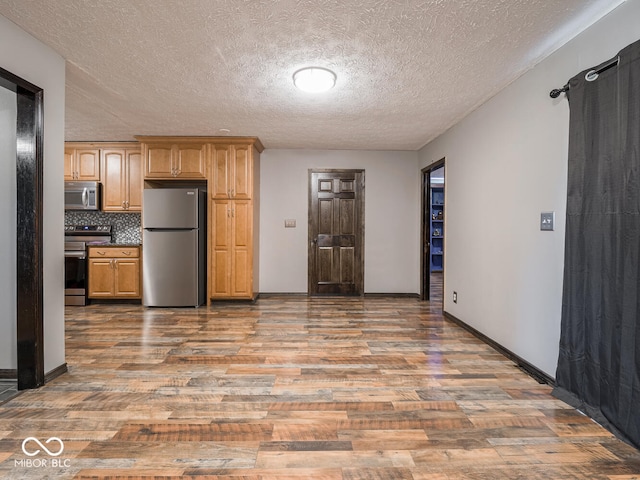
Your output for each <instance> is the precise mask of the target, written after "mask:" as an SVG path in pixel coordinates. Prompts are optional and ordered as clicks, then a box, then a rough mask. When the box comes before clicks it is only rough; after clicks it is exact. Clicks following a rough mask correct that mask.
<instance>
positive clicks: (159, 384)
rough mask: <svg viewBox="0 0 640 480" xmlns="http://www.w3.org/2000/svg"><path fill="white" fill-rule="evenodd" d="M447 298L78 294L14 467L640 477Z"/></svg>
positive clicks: (151, 473)
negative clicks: (197, 302) (57, 368)
mask: <svg viewBox="0 0 640 480" xmlns="http://www.w3.org/2000/svg"><path fill="white" fill-rule="evenodd" d="M439 305H440V304H439V303H438V301H435V302H432V303H425V302H420V301H418V300H416V299H406V298H405V299H389V298H365V299H362V298H344V299H338V298H314V299H310V298H306V297H280V298H264V299H260V300H259V301H258V302H257V303H256V304H254V305H249V304H241V305H240V304H239V305H229V304H225V305H213V306H212V307H210V308H200V309H193V308H191V309H144V308H142V307H139V306H134V305H116V306H110V305H92V306H87V307H68V309H67V321H66V325H67V361H68V364H69V373H68V374H65V375H62V376H60V377H59V378H57V379H56V380H54V381H52V382H50V383H49V384H47V385H46V386H45V387H43V388H41V389H39V390H35V391H27V392H25V393H22V394H21V395H19V396H18V397H16V398H14V399H12V400H10V401H9V402H7V403H5V404H3V405H1V406H0V434H1V437H0V462H1V463H0V477H2V478H19V479H25V478H56V479H58V478H75V479H116V478H118V479H129V480H133V479H139V480H151V479H154V480H169V479H179V478H181V479H211V480H214V479H216V480H269V479H280V480H303V479H315V480H396V479H397V480H410V479H411V480H445V479H446V480H454V479H455V480H459V479H463V480H464V479H609V480H623V479H624V480H631V479H640V452H638V451H637V450H635V449H634V448H632V447H630V446H628V445H626V444H624V443H622V442H620V441H618V440H616V439H615V438H614V437H612V436H611V434H609V433H608V432H607V431H606V430H604V429H602V428H601V427H599V426H598V425H596V424H595V423H593V422H592V421H591V420H590V419H589V418H587V417H584V416H582V415H581V414H580V413H578V412H577V411H575V410H573V409H571V408H570V407H568V406H567V405H566V404H564V403H562V402H560V401H559V400H557V399H555V398H553V397H552V396H551V395H550V390H551V389H550V387H548V386H546V385H540V384H538V383H537V382H536V381H535V380H533V379H532V378H530V377H528V376H527V375H526V374H524V373H523V372H521V371H520V370H519V369H518V368H516V367H515V366H514V364H513V363H511V362H510V361H509V360H507V359H506V358H504V357H503V356H501V355H499V354H498V353H496V352H495V351H494V350H492V349H491V348H490V347H488V346H487V345H485V344H483V343H482V342H480V341H479V340H477V339H476V338H474V337H472V336H471V335H470V334H469V333H467V332H466V331H464V330H462V329H460V328H459V327H457V326H455V325H453V324H451V323H449V322H447V321H445V320H444V319H443V317H442V314H441V308H440V306H439ZM29 437H34V438H35V439H38V440H39V441H40V442H41V443H42V444H43V445H44V446H45V447H47V448H48V449H49V450H50V451H52V453H57V452H58V450H59V444H58V443H56V442H57V441H56V440H52V441H51V442H50V443H49V444H47V443H45V442H46V440H48V439H50V438H51V437H57V438H59V439H60V440H61V441H62V442H63V444H64V451H63V452H62V453H61V454H60V455H58V456H55V457H54V456H50V455H48V454H46V452H45V451H44V450H43V449H41V448H40V446H39V445H38V444H37V443H35V440H28V441H27V442H26V443H25V449H26V452H28V453H34V452H35V451H36V450H38V449H40V450H41V451H40V453H38V454H36V455H33V456H28V455H27V454H26V453H25V451H23V449H22V446H23V442H24V441H25V440H26V439H28V438H29ZM29 462H31V463H29ZM43 462H45V464H44V465H43V464H42V463H43Z"/></svg>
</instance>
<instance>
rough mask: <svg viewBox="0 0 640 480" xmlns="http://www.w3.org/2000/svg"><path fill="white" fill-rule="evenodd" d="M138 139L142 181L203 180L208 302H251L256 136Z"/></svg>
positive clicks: (259, 149) (254, 268) (255, 246)
mask: <svg viewBox="0 0 640 480" xmlns="http://www.w3.org/2000/svg"><path fill="white" fill-rule="evenodd" d="M136 139H138V140H139V141H140V143H141V146H142V161H143V164H144V165H145V167H144V180H145V181H147V182H149V183H156V184H157V183H158V182H160V183H161V184H163V185H165V186H166V184H176V185H180V184H182V185H187V184H189V185H199V183H198V182H200V181H202V180H199V179H200V178H202V179H206V185H207V198H208V201H207V209H208V213H207V216H208V222H207V264H208V266H207V293H208V294H207V304H210V303H211V301H212V300H213V301H216V300H255V298H256V297H257V295H258V291H259V290H258V238H259V220H260V214H259V213H260V205H259V198H260V195H259V193H260V192H259V188H260V178H259V175H260V153H261V152H262V151H263V150H264V147H263V146H262V143H260V140H259V139H258V138H256V137H150V136H136ZM187 160H188V161H187ZM186 167H187V168H186ZM185 181H187V182H188V183H184V182H185ZM143 214H144V212H143Z"/></svg>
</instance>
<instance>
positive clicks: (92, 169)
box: [76, 148, 100, 182]
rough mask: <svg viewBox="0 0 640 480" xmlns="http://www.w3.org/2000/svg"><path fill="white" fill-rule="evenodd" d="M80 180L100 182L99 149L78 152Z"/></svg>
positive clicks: (79, 150) (77, 160)
mask: <svg viewBox="0 0 640 480" xmlns="http://www.w3.org/2000/svg"><path fill="white" fill-rule="evenodd" d="M76 162H77V172H78V177H77V178H78V180H81V181H83V182H84V181H96V182H98V181H100V150H99V149H97V148H92V149H90V150H88V149H78V150H76Z"/></svg>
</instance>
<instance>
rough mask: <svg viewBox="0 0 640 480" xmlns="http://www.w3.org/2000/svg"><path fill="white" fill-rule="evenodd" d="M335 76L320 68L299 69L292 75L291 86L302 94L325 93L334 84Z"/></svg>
mask: <svg viewBox="0 0 640 480" xmlns="http://www.w3.org/2000/svg"><path fill="white" fill-rule="evenodd" d="M336 78H337V77H336V74H335V73H333V72H332V71H331V70H329V69H327V68H322V67H306V68H301V69H300V70H298V71H297V72H295V73H294V74H293V84H294V85H295V86H296V87H298V88H299V89H300V90H302V91H304V92H310V93H321V92H326V91H327V90H330V89H332V88H333V87H334V85H335V84H336Z"/></svg>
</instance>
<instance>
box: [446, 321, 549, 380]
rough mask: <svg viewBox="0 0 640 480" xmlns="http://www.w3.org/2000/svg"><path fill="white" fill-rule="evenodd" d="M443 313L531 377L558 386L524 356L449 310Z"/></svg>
mask: <svg viewBox="0 0 640 480" xmlns="http://www.w3.org/2000/svg"><path fill="white" fill-rule="evenodd" d="M442 314H443V315H444V318H445V319H447V320H449V321H450V322H452V323H455V324H456V325H458V326H460V327H462V328H464V329H465V330H466V331H468V332H469V333H471V334H472V335H473V336H475V337H477V338H479V339H480V340H482V341H483V342H484V343H486V344H487V345H489V346H490V347H492V348H493V349H495V350H497V351H498V352H499V353H501V354H502V355H504V356H505V357H507V358H508V359H509V360H511V361H512V362H514V363H515V364H516V365H517V366H518V368H519V369H520V370H522V371H524V372H525V373H526V374H527V375H529V376H530V377H531V378H533V379H534V380H535V381H537V382H538V383H546V384H547V385H551V386H552V387H555V386H556V381H555V379H554V378H553V377H551V376H549V375H547V374H546V373H545V372H543V371H542V370H540V369H539V368H538V367H536V366H535V365H532V364H531V363H529V362H527V361H526V360H525V359H523V358H522V357H519V356H518V355H516V354H515V353H513V352H512V351H511V350H509V349H507V348H505V347H503V346H502V345H500V344H499V343H498V342H496V341H495V340H492V339H491V338H489V337H487V336H486V335H485V334H484V333H482V332H480V331H478V330H476V329H475V328H473V327H472V326H471V325H468V324H467V323H465V322H463V321H462V320H460V319H459V318H457V317H456V316H454V315H451V314H450V313H449V312H442Z"/></svg>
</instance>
